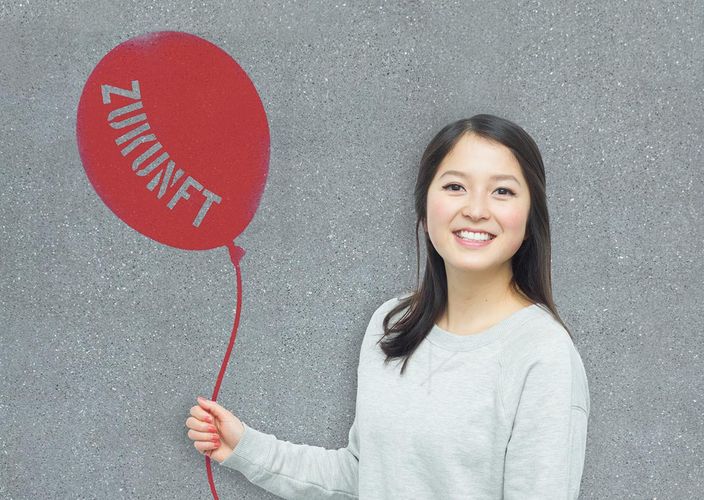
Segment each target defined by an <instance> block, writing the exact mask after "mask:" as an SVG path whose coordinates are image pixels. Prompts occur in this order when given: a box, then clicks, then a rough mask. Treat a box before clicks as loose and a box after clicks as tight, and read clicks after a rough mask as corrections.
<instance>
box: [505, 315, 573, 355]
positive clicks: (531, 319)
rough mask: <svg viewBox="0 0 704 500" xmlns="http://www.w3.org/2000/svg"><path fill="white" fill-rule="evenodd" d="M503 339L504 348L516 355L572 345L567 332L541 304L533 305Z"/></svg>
mask: <svg viewBox="0 0 704 500" xmlns="http://www.w3.org/2000/svg"><path fill="white" fill-rule="evenodd" d="M527 312H528V314H525V315H524V316H523V321H521V322H520V323H518V324H517V325H516V327H515V328H514V331H512V332H511V334H510V335H508V336H507V338H506V339H505V341H506V347H507V348H510V349H511V350H513V351H516V352H518V353H521V352H523V353H525V352H529V351H530V350H531V349H530V347H531V346H532V347H533V348H541V347H542V348H548V349H549V348H553V349H554V348H556V347H558V346H563V348H564V347H566V346H569V345H574V344H573V342H572V338H571V337H570V334H569V332H568V331H567V330H566V329H565V327H564V326H563V325H562V324H561V323H560V322H559V321H557V319H556V318H555V316H553V314H552V312H551V311H550V309H548V308H547V307H546V306H545V305H543V304H538V303H536V304H533V305H531V306H529V310H527Z"/></svg>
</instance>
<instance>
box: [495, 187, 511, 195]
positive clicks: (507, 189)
mask: <svg viewBox="0 0 704 500" xmlns="http://www.w3.org/2000/svg"><path fill="white" fill-rule="evenodd" d="M496 190H497V191H499V190H504V191H508V192H509V193H510V195H511V196H516V193H514V192H513V191H511V190H510V189H509V188H496Z"/></svg>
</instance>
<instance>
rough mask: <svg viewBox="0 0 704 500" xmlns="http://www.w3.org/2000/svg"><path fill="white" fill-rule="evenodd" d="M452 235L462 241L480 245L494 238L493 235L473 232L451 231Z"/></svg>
mask: <svg viewBox="0 0 704 500" xmlns="http://www.w3.org/2000/svg"><path fill="white" fill-rule="evenodd" d="M453 234H454V235H455V236H456V237H457V238H459V239H460V240H462V241H467V242H477V243H482V242H485V241H491V240H493V239H494V238H496V235H495V234H491V233H487V232H484V231H482V232H473V231H462V230H460V231H453Z"/></svg>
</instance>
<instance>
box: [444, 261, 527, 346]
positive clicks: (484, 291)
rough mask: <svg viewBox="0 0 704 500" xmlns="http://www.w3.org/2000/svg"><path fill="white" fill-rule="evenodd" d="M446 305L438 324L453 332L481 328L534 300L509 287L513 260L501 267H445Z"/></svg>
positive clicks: (465, 331)
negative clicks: (465, 268) (478, 268)
mask: <svg viewBox="0 0 704 500" xmlns="http://www.w3.org/2000/svg"><path fill="white" fill-rule="evenodd" d="M446 276H447V308H446V309H445V311H444V312H443V314H442V315H441V316H440V320H439V324H440V327H441V328H445V329H446V330H448V331H450V332H456V333H467V332H471V331H473V330H481V329H483V328H484V327H485V326H487V325H491V324H493V323H495V322H496V321H497V319H500V318H502V317H504V316H507V315H508V314H510V313H512V312H515V311H517V310H519V309H521V308H522V307H525V306H527V305H530V304H531V302H530V301H529V300H528V299H526V298H525V297H522V296H520V295H519V294H518V293H516V291H515V290H513V289H512V287H511V286H510V283H511V278H512V277H513V271H512V270H511V263H510V261H509V262H508V263H507V265H504V266H502V267H501V268H499V269H498V270H497V269H496V268H494V269H489V270H485V271H480V272H475V271H464V270H457V269H446Z"/></svg>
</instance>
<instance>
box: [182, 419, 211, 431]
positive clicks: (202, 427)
mask: <svg viewBox="0 0 704 500" xmlns="http://www.w3.org/2000/svg"><path fill="white" fill-rule="evenodd" d="M186 427H188V428H189V429H193V430H196V431H201V432H218V429H217V427H215V425H214V424H209V423H208V422H204V421H202V420H198V419H197V418H195V417H188V418H187V419H186Z"/></svg>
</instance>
